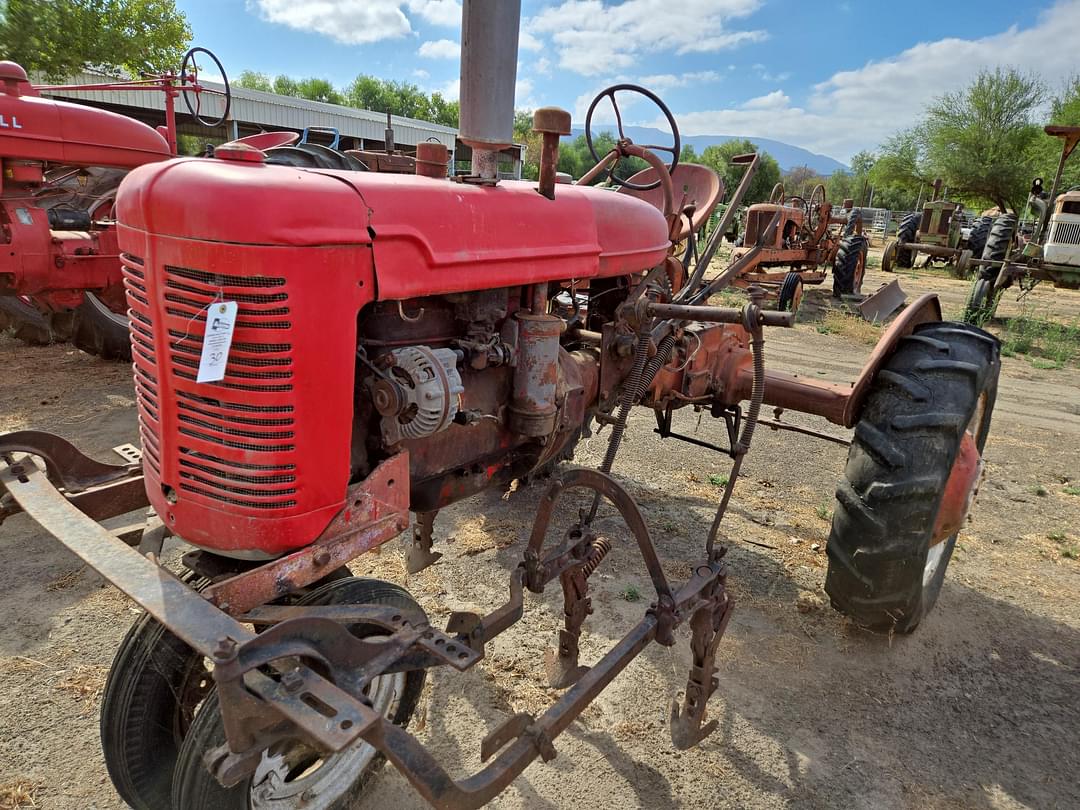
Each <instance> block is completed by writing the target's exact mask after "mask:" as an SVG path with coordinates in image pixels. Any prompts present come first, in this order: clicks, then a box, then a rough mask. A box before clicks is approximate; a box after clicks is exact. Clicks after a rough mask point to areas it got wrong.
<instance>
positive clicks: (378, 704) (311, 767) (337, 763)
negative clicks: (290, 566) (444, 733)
mask: <svg viewBox="0 0 1080 810" xmlns="http://www.w3.org/2000/svg"><path fill="white" fill-rule="evenodd" d="M298 604H301V605H337V604H350V605H358V604H369V605H387V606H391V607H393V608H396V609H400V610H403V611H406V612H409V613H415V614H418V615H421V616H422V615H423V611H422V610H421V609H420V606H419V605H417V604H416V602H415V601H414V600H413V598H412V597H411V596H409V594H408V592H407V591H405V590H403V589H401V588H399V587H398V586H396V585H393V584H391V583H389V582H382V581H380V580H375V579H361V578H359V577H350V578H348V579H340V580H337V581H334V582H330V583H328V584H326V585H325V586H323V587H321V588H319V589H317V590H315V591H313V592H312V593H310V594H308V595H307V596H305V597H304V598H303V599H301V600H300V601H299V602H298ZM349 631H350V632H351V633H352V634H353V635H355V636H358V637H360V638H370V639H372V640H377V638H378V636H379V635H380V634H382V633H384V632H385V631H384V630H381V629H379V628H376V627H374V626H372V625H364V624H354V625H350V627H349ZM425 678H426V671H425V670H412V671H410V672H396V673H388V674H385V675H380V676H378V677H377V678H374V679H373V680H372V682H371V686H370V688H369V690H368V691H367V693H366V694H367V698H368V699H369V700H370V701H371V704H372V706H373V707H374V709H375V710H376V711H378V712H380V713H382V714H383V715H384V716H386V717H388V718H390V720H391V721H392V722H394V723H396V724H397V725H400V726H404V725H405V724H406V723H408V722H409V719H410V718H411V717H412V714H413V712H414V711H415V710H416V705H417V703H418V702H419V700H420V692H421V691H422V690H423V688H424V680H425ZM224 742H225V728H224V726H223V724H222V720H221V709H220V707H219V705H218V700H217V693H216V692H214V693H213V694H211V695H210V696H209V697H208V698H207V699H206V702H205V703H204V704H203V707H202V709H201V710H200V711H199V713H198V714H197V715H196V717H195V721H194V722H193V723H192V725H191V729H190V730H189V731H188V734H187V736H186V737H185V739H184V744H183V746H182V748H181V749H180V756H179V758H178V760H177V763H176V770H175V772H174V775H173V796H172V800H173V804H172V806H173V807H176V808H184V810H262V808H266V810H279V808H280V809H281V810H284V808H294V807H295V808H300V807H303V808H305V810H331V809H332V808H333V809H334V810H337V808H345V807H351V806H353V803H354V802H355V801H356V800H357V799H358V798H359V796H360V794H361V792H362V791H363V789H364V786H365V785H366V783H367V781H368V780H369V778H370V777H371V775H372V774H373V773H374V772H375V770H376V769H377V768H378V767H379V766H380V765H381V764H382V761H383V757H382V755H381V754H380V753H379V752H378V751H377V750H376V749H375V748H373V747H372V746H371V745H369V744H368V743H366V742H364V741H363V740H358V741H357V742H355V743H353V744H352V745H351V746H349V747H348V748H345V749H344V750H342V751H339V752H338V753H336V754H328V755H324V754H322V753H320V752H319V751H317V750H315V749H313V748H310V747H309V746H307V745H305V744H304V743H303V742H300V741H293V740H285V741H282V742H279V743H276V744H274V745H272V746H271V747H270V748H269V749H267V750H266V751H264V752H263V755H262V761H261V762H260V763H259V765H258V767H257V768H256V771H255V774H254V775H253V776H252V777H249V778H247V779H244V780H242V781H241V782H240V783H239V784H238V785H236V786H234V787H231V788H224V787H222V786H221V784H219V783H218V781H217V780H216V779H215V778H214V777H213V776H212V775H211V774H210V772H209V770H207V768H206V765H205V764H204V762H203V756H204V755H205V754H206V753H207V752H209V751H211V750H213V749H214V748H217V747H219V746H220V745H222V744H224Z"/></svg>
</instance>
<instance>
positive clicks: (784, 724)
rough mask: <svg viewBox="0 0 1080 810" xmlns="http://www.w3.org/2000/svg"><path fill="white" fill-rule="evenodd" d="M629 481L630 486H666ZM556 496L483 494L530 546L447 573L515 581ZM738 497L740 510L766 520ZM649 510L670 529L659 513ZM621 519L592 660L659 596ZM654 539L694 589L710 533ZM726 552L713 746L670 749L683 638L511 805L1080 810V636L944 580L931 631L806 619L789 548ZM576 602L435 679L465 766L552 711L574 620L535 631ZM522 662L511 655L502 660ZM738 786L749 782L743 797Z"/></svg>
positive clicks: (435, 692) (446, 738)
mask: <svg viewBox="0 0 1080 810" xmlns="http://www.w3.org/2000/svg"><path fill="white" fill-rule="evenodd" d="M622 482H623V483H624V485H626V486H627V487H628V488H629V489H630V490H631V491H636V490H638V488H639V487H640V488H641V489H642V490H646V489H647V488H648V486H649V484H648V483H647V482H645V481H641V482H638V481H635V480H633V479H632V478H631V479H630V480H627V479H626V478H622ZM546 487H547V484H546V483H545V482H544V481H538V482H536V483H535V484H533V485H531V486H528V487H525V488H523V489H521V490H519V491H518V492H516V493H515V494H514V496H513V497H512V498H511V499H510V500H509V501H507V500H503V499H502V498H501V497H500V496H499V495H498V494H496V493H489V494H484V495H481V496H478V497H477V498H476V499H475V500H473V501H472V502H470V505H469V508H468V510H467V512H468V513H470V514H476V513H482V514H484V515H485V516H489V517H491V518H500V519H506V520H509V521H513V522H514V523H515V524H516V525H517V526H518V531H517V542H515V543H513V545H509V546H504V547H501V548H497V549H495V550H494V551H493V552H490V553H485V554H482V555H478V556H476V557H472V558H470V559H469V560H467V561H463V560H453V559H448V560H445V561H444V562H443V563H442V564H443V565H457V564H460V563H462V562H466V563H467V564H469V565H472V566H473V567H474V569H475V573H474V574H473V575H474V576H475V577H476V578H477V579H481V578H483V579H488V578H494V579H496V580H499V581H502V577H504V576H506V574H507V572H509V570H510V569H512V567H513V566H514V565H516V564H517V562H518V561H519V560H520V555H521V552H522V550H523V547H524V542H525V539H526V538H527V536H528V532H529V528H530V526H531V518H532V514H533V513H534V509H535V505H536V501H537V500H538V499H539V497H540V496H541V495H542V494H543V492H544V491H545V490H546ZM738 493H739V490H738V489H737V490H736V495H735V498H734V499H733V506H732V511H733V514H740V513H743V514H744V515H747V516H752V512H753V510H752V509H749V508H747V507H746V506H745V505H742V504H740V503H739V495H738ZM664 499H665V505H666V507H667V508H668V509H672V510H677V511H678V510H685V511H691V510H701V509H702V508H703V507H708V508H710V509H711V508H713V507H714V501H711V500H708V499H706V498H699V497H694V496H678V495H671V494H668V493H665V496H664ZM578 505H579V504H578V503H576V502H570V501H568V502H567V504H566V508H565V509H560V510H559V513H558V514H559V518H560V519H562V521H563V523H564V524H566V523H569V522H571V521H572V520H573V518H574V517H576V512H577V506H578ZM645 508H646V509H648V504H646V507H645ZM455 509H457V507H455ZM450 517H451V518H453V517H454V515H451V516H450ZM646 519H647V521H648V522H649V523H650V527H653V524H654V522H655V521H654V520H652V519H650V515H648V514H647V515H646ZM555 523H558V521H555ZM619 524H620V521H619V519H618V516H617V515H614V514H612V513H611V512H603V511H602V512H601V514H600V528H601V529H603V530H604V531H607V532H609V533H610V534H611V535H612V537H613V539H615V540H616V543H617V546H616V548H617V550H616V551H613V552H612V554H611V556H610V558H609V561H606V562H605V566H608V565H610V566H611V567H612V568H613V569H614V570H615V571H616V572H617V573H616V575H614V576H611V577H608V578H607V579H605V578H603V577H602V576H601V575H602V574H603V572H604V567H603V566H602V567H601V569H600V571H598V574H597V582H596V587H595V590H594V589H593V588H592V587H591V588H590V590H591V591H593V592H592V596H593V600H594V607H595V612H594V615H593V616H591V617H590V618H589V619H588V620H587V621H586V624H585V628H584V635H583V644H582V649H583V654H582V660H583V662H584V663H593V662H595V661H596V660H597V659H598V658H599V657H600V655H602V654H603V652H604V651H606V650H607V649H608V648H609V647H610V646H611V645H612V644H613V643H614V642H615V641H617V640H618V639H619V638H621V636H622V634H623V633H625V632H626V631H628V630H629V629H630V627H631V626H632V625H633V624H634V623H636V622H637V621H638V620H640V618H641V615H642V613H643V611H644V609H645V608H646V607H647V605H648V603H649V601H650V596H649V587H650V585H649V581H648V578H647V576H645V574H644V571H643V567H642V566H641V563H640V557H639V556H638V554H637V551H636V549H634V548H633V546H632V543H631V541H630V539H629V537H628V536H627V534H628V533H627V532H625V530H623V531H621V533H620V528H619ZM706 528H707V523H706V524H705V526H703V527H702V532H704V530H705V529H706ZM557 531H558V529H557V527H556V526H554V525H553V527H552V530H551V532H550V533H549V536H548V543H555V542H557V540H558V538H559V535H558V534H557ZM654 534H655V536H656V545H657V548H658V551H659V553H660V556H661V559H662V560H663V562H664V565H665V569H666V570H668V572H669V577H670V579H671V580H672V581H673V582H674V581H678V580H681V579H682V578H683V577H681V576H679V575H678V574H679V572H680V571H688V570H689V565H690V564H692V563H693V562H696V561H697V560H698V559H699V554H700V551H699V549H700V539H699V538H695V539H694V541H692V542H688V541H687V540H686V539H685V538H682V537H679V536H668V535H666V534H664V533H663V532H657V531H656V529H655V528H654ZM728 560H729V569H730V575H729V580H728V582H729V587H730V588H731V590H732V592H733V594H734V595H735V599H736V608H735V614H734V617H733V619H732V622H731V625H730V627H729V629H728V632H727V635H726V637H725V639H724V641H723V643H722V644H721V648H720V653H719V655H718V660H717V666H718V677H719V679H720V686H719V688H718V690H717V692H716V694H715V695H714V696H713V698H712V700H711V703H710V718H716V719H718V720H719V724H720V725H719V729H718V730H717V731H716V732H715V733H714V734H713V735H712V736H711V737H709V738H707V739H706V740H705V741H704V742H703V743H702V744H700V745H699V746H698V747H697V748H696V749H691V750H690V751H686V752H681V753H679V752H673V751H672V749H671V743H670V739H669V737H668V732H667V711H668V707H669V705H670V700H671V698H672V697H673V696H675V695H676V693H677V692H678V691H679V690H681V689H682V688H683V687H684V685H685V680H686V675H687V671H688V667H689V665H690V655H689V651H688V644H687V639H688V633H687V632H686V631H685V629H681V630H680V637H679V640H678V643H677V644H676V646H675V647H674V648H671V649H665V648H661V647H659V646H657V645H651V646H649V647H648V648H646V650H645V651H644V652H643V653H642V654H641V656H639V658H638V659H637V660H636V661H635V662H634V663H632V664H631V665H630V667H629V668H628V670H627V671H626V672H625V673H623V674H622V675H620V676H619V677H618V678H617V679H616V680H615V681H614V682H613V684H612V686H610V687H609V688H608V691H607V692H605V693H604V694H603V695H602V696H601V697H600V698H599V699H598V700H597V701H596V703H595V704H593V706H590V707H589V709H587V710H586V712H585V713H584V714H583V715H582V716H581V717H580V718H579V719H578V720H577V721H575V722H574V723H573V724H572V725H571V727H570V728H569V729H568V731H567V733H566V734H564V735H563V736H562V737H560V738H557V739H556V741H555V747H556V750H557V751H559V752H560V755H559V757H558V758H557V759H556V760H554V761H553V762H552V763H550V764H544V763H542V762H540V761H537V762H535V763H534V764H533V765H531V766H530V767H529V768H528V769H527V770H526V772H525V773H524V774H523V775H522V776H521V777H519V779H518V780H516V781H515V782H514V783H513V786H512V788H511V790H510V791H509V792H508V793H507V794H505V795H504V798H503V799H502V800H496V803H495V806H514V807H517V806H521V804H522V803H524V804H525V805H526V806H529V807H541V808H554V807H567V806H576V805H577V804H579V803H580V801H586V802H587V801H589V800H590V799H591V800H595V796H596V795H597V785H604V786H605V789H606V786H611V789H612V790H617V791H619V792H620V793H621V794H622V795H623V797H624V798H623V799H620V803H621V804H625V805H626V806H635V807H656V806H660V807H667V806H680V805H684V806H731V805H732V803H735V804H740V805H741V804H742V802H741V801H740V800H736V799H735V798H734V796H736V795H741V796H742V797H744V798H745V797H747V796H748V795H752V796H755V797H756V798H754V799H752V800H750V803H751V804H754V805H759V804H772V803H781V804H793V805H795V806H815V807H816V806H845V807H867V808H869V807H874V808H877V807H906V806H911V805H912V804H913V803H914V804H917V805H925V804H935V805H936V804H956V805H958V806H965V807H976V808H979V807H985V808H987V809H988V810H989V808H992V807H998V806H1000V803H1001V802H1002V801H1003V800H1004V801H1006V802H1009V801H1012V802H1016V803H1019V804H1022V805H1025V806H1033V807H1049V806H1080V788H1078V787H1077V785H1076V784H1075V782H1074V780H1072V779H1071V777H1070V775H1071V774H1073V773H1075V772H1076V769H1077V768H1080V754H1078V752H1080V706H1078V704H1077V702H1076V700H1075V695H1076V694H1077V693H1078V690H1080V632H1078V631H1077V629H1076V628H1074V627H1071V626H1069V625H1066V624H1064V623H1061V622H1058V621H1055V620H1052V619H1049V618H1045V617H1040V616H1036V615H1034V614H1032V613H1030V612H1028V611H1027V610H1025V609H1023V608H1021V607H1020V606H1018V605H1016V604H1012V603H1010V602H1008V601H1003V600H999V599H995V598H992V597H990V596H988V595H987V594H985V593H982V592H980V591H978V590H974V589H972V588H969V587H967V586H965V585H963V584H960V583H958V582H956V581H950V580H947V581H946V585H945V588H944V591H943V593H942V596H941V599H940V601H939V604H938V606H937V608H936V610H935V611H934V612H933V614H931V616H929V617H928V618H927V619H926V620H925V621H924V622H923V625H922V626H921V627H920V628H919V629H918V631H917V632H916V633H914V634H913V635H911V636H906V637H892V638H890V637H887V636H880V635H874V634H871V633H867V632H865V631H862V630H860V629H859V628H856V627H855V626H854V625H852V624H851V623H850V622H848V621H847V620H846V619H844V618H843V617H842V616H840V614H838V613H835V612H834V611H832V610H831V609H829V608H828V607H827V606H823V607H821V608H819V609H815V610H812V611H811V612H809V613H806V614H803V613H800V612H799V611H797V610H796V604H795V603H796V599H797V597H798V595H799V593H800V592H801V591H804V590H805V589H806V587H807V586H806V584H805V580H804V577H801V576H796V575H794V574H793V572H792V570H791V569H790V568H789V567H787V566H785V565H784V564H782V562H781V561H780V560H778V559H777V558H776V555H775V554H774V553H772V552H770V551H768V550H764V549H760V548H757V547H754V546H751V545H746V544H742V543H740V542H739V541H738V539H734V538H733V539H732V541H731V545H730V551H729V555H728ZM631 572H633V573H631ZM635 577H637V578H636V579H635ZM627 582H632V583H637V584H638V585H639V586H640V590H641V593H642V597H641V600H640V601H635V602H633V603H632V602H629V601H627V600H626V599H625V598H623V596H622V592H623V591H622V589H623V588H624V587H625V584H626V583H627ZM592 585H593V581H592V580H590V586H592ZM537 601H540V602H541V603H542V604H541V605H540V606H537V604H536V603H537ZM561 607H562V601H561V594H560V593H559V588H558V585H557V583H552V586H551V587H549V588H548V590H547V591H546V592H545V594H544V595H543V596H542V597H539V598H538V597H536V596H535V595H532V594H529V593H527V594H526V616H525V618H524V619H523V621H522V623H521V624H520V625H519V628H520V629H516V630H512V631H510V632H509V633H507V634H506V636H505V637H503V638H501V639H500V640H499V641H498V642H496V644H495V645H494V646H493V648H492V649H491V651H490V653H489V658H490V659H491V663H494V664H495V666H494V667H493V668H491V669H488V670H487V671H486V672H477V671H476V670H473V671H470V672H467V673H465V674H464V675H455V674H451V673H449V672H436V673H433V676H432V678H431V679H430V681H429V683H430V684H431V686H430V700H429V703H428V708H427V714H426V727H425V731H424V737H425V739H426V741H427V742H428V744H433V745H435V746H436V749H437V750H436V756H437V758H438V759H439V760H440V761H442V762H444V763H449V764H451V765H452V766H453V767H451V768H450V770H451V772H452V773H455V775H457V776H463V775H465V773H466V772H471V771H474V770H475V769H477V768H478V767H479V765H480V763H479V761H478V756H477V748H478V744H479V739H480V738H481V737H482V736H483V735H484V734H486V733H487V732H488V731H490V730H491V729H492V728H494V727H495V726H496V725H497V724H498V723H499V722H501V721H502V720H503V719H504V718H505V717H507V716H509V715H510V714H512V713H514V712H515V711H522V710H528V711H530V712H533V713H534V714H538V713H539V712H542V711H543V709H544V708H546V706H547V705H548V704H550V703H551V702H552V701H553V700H554V699H555V698H556V697H557V695H558V693H557V692H554V691H551V690H547V689H546V687H545V686H544V685H543V683H542V682H543V674H542V672H543V663H542V662H543V658H542V653H543V650H544V649H546V647H548V646H550V645H551V644H552V643H553V641H554V631H553V629H552V628H553V627H557V626H558V624H559V622H558V621H554V622H552V621H548V622H546V623H543V627H540V628H538V627H537V626H536V624H535V623H534V624H533V625H532V628H529V623H530V622H531V621H532V622H535V620H536V619H537V616H538V615H544V616H545V617H546V618H548V619H555V620H558V619H560V617H561ZM500 642H504V643H500ZM507 660H512V666H504V664H505V662H506V661H507ZM485 667H487V664H485ZM478 669H479V668H478ZM462 717H468V718H470V723H472V731H473V734H471V735H469V734H463V730H462V723H461V718H462ZM639 726H640V728H639ZM628 729H629V731H628ZM470 736H472V737H473V738H474V739H468V737H470ZM379 781H380V784H382V783H384V782H387V781H389V780H386V779H385V778H382V779H380V780H379ZM393 783H394V784H391V785H384V786H383V787H382V788H381V789H380V790H379V791H377V794H376V795H379V796H382V797H384V798H386V799H389V798H390V795H391V794H390V793H386V792H384V791H388V790H389V791H391V792H392V795H393V798H394V800H395V802H396V805H395V806H408V807H412V806H413V804H412V801H413V799H410V798H409V797H408V794H407V792H406V793H401V794H399V793H398V791H397V789H396V787H395V785H397V784H398V783H400V784H402V785H403V784H404V780H400V779H398V778H396V777H395V779H394V780H393ZM590 784H592V785H593V787H592V792H591V793H590V792H589V785H590ZM735 786H741V787H740V791H739V793H736V794H732V793H731V792H730V790H732V789H733V788H734V787H735ZM747 790H749V791H750V793H747V792H746V791H747ZM766 797H768V798H766ZM399 799H400V801H398V800H399ZM579 800H580V801H579ZM415 801H416V804H415V806H416V807H421V806H423V805H422V803H420V802H419V800H418V799H417V800H415ZM504 802H505V804H504ZM365 806H368V805H366V804H365ZM371 806H373V805H371Z"/></svg>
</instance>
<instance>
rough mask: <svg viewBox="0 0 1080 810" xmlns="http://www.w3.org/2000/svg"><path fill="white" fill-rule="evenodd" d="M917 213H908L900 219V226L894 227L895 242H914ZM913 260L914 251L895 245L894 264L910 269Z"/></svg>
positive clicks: (917, 220) (917, 228)
mask: <svg viewBox="0 0 1080 810" xmlns="http://www.w3.org/2000/svg"><path fill="white" fill-rule="evenodd" d="M921 218H922V217H921V216H920V215H919V214H908V215H907V216H906V217H904V218H903V219H902V220H900V227H899V228H897V229H896V241H897V243H904V242H914V241H915V237H916V236H917V235H918V232H919V220H920V219H921ZM914 261H915V251H913V250H910V249H908V248H902V247H900V245H899V244H897V246H896V266H897V267H903V268H905V269H910V268H911V266H912V264H913V263H914Z"/></svg>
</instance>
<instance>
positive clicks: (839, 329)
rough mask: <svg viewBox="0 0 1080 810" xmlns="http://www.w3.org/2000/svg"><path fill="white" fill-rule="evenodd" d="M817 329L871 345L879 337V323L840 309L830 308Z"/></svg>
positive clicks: (825, 333)
mask: <svg viewBox="0 0 1080 810" xmlns="http://www.w3.org/2000/svg"><path fill="white" fill-rule="evenodd" d="M817 330H818V331H819V332H821V333H822V334H824V335H840V336H841V337H846V338H851V339H852V340H857V341H858V342H859V343H865V344H867V345H869V346H873V345H874V344H876V343H877V342H878V338H880V337H881V324H880V323H871V322H870V321H866V320H863V319H862V318H861V317H859V316H858V315H851V314H848V313H847V312H841V311H840V310H836V309H830V310H829V311H828V312H826V313H825V315H824V317H822V319H821V323H819V324H818V326H817Z"/></svg>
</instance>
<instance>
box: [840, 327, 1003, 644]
mask: <svg viewBox="0 0 1080 810" xmlns="http://www.w3.org/2000/svg"><path fill="white" fill-rule="evenodd" d="M1000 369H1001V361H1000V344H999V342H998V340H997V339H996V338H995V337H993V336H992V335H989V334H987V333H986V332H984V331H982V330H981V329H978V328H976V327H974V326H969V325H967V324H961V323H927V324H922V325H920V326H918V327H916V328H915V332H914V333H913V334H912V335H909V336H907V337H905V338H903V339H901V341H900V345H899V347H898V348H897V349H896V351H895V352H894V353H893V355H892V356H891V357H889V358H888V360H887V361H886V362H885V365H884V366H883V367H882V370H881V371H879V372H878V374H877V376H876V377H875V378H874V381H873V383H872V387H871V390H870V393H869V395H868V397H867V399H866V402H865V404H864V405H863V408H862V412H861V414H860V415H859V420H858V422H857V423H856V425H855V435H854V437H853V439H852V444H851V449H850V450H849V452H848V460H847V467H846V469H845V471H844V478H843V480H842V481H841V482H840V485H839V487H837V490H836V502H835V505H834V512H833V522H832V530H831V531H830V533H829V541H828V545H827V547H826V551H827V554H828V561H829V568H828V572H827V574H826V578H825V590H826V592H827V593H828V594H829V597H830V598H831V600H832V604H833V607H835V608H836V609H837V610H839V611H840V612H842V613H844V614H846V615H848V616H850V617H851V618H852V619H853V620H854V621H855V622H856V623H858V624H860V625H863V626H865V627H868V628H871V629H874V630H880V631H887V632H898V633H909V632H911V631H912V630H914V629H915V628H916V627H917V626H918V624H919V622H920V621H921V620H922V619H923V617H924V616H926V614H927V613H928V612H929V611H930V609H931V608H932V607H933V605H934V602H935V601H936V600H937V597H938V593H939V592H940V590H941V584H942V582H943V581H944V578H945V569H946V567H947V566H948V562H949V557H950V556H951V554H952V549H953V546H954V545H955V542H956V535H953V536H952V537H950V538H948V539H946V540H944V541H942V542H943V543H946V544H948V545H946V546H945V547H944V549H943V552H942V555H943V556H942V557H941V559H940V561H939V563H938V567H937V569H936V572H935V573H934V575H933V577H932V579H931V580H930V581H929V582H927V583H925V585H924V582H923V579H924V569H925V568H926V564H927V554H928V552H929V550H930V540H931V535H932V533H933V529H934V524H935V521H936V518H937V514H938V511H939V509H940V506H941V500H942V493H943V491H944V487H945V482H946V481H947V480H948V478H949V474H950V473H951V471H952V467H953V464H954V463H955V460H956V458H957V455H958V453H959V449H960V442H961V439H962V438H963V434H964V432H965V430H966V429H967V428H968V425H969V423H971V422H972V420H973V419H974V417H975V414H976V410H977V406H978V404H979V402H980V400H983V401H984V406H983V408H982V411H981V414H982V415H981V418H980V419H979V420H978V424H977V425H974V426H973V430H972V432H973V434H974V437H975V442H976V446H977V447H978V448H979V451H980V452H982V449H983V446H984V444H985V442H986V435H987V432H988V431H989V428H990V418H991V415H992V413H993V408H994V398H995V396H996V393H997V380H998V374H999V372H1000ZM984 398H985V399H984Z"/></svg>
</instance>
